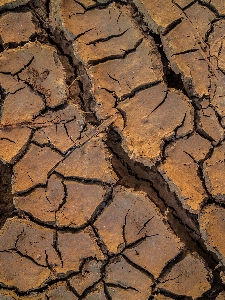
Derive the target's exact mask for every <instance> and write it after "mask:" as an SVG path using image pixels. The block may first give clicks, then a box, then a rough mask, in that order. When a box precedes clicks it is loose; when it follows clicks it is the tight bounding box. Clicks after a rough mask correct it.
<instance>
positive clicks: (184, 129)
mask: <svg viewBox="0 0 225 300" xmlns="http://www.w3.org/2000/svg"><path fill="white" fill-rule="evenodd" d="M177 107H179V109H177V110H176V108H177ZM118 108H119V109H120V110H121V111H122V112H123V114H124V115H125V116H126V123H125V127H124V129H122V130H120V129H119V128H118V132H119V133H120V135H121V136H122V146H123V148H124V150H125V151H126V152H127V153H128V155H129V157H130V158H131V159H134V160H135V161H139V162H141V163H142V164H144V165H146V166H150V167H152V166H153V165H155V163H156V162H157V161H158V160H160V158H161V153H162V146H163V144H164V143H165V141H166V140H168V139H170V138H171V137H172V136H174V135H176V136H177V137H181V136H184V135H187V134H188V133H190V132H191V131H192V129H193V109H192V107H191V105H190V103H189V100H188V99H187V98H186V97H184V95H182V94H179V93H178V92H177V91H175V90H167V88H166V86H165V85H164V84H162V83H160V84H158V85H156V86H153V87H151V88H149V89H146V90H144V91H141V92H139V93H137V94H136V95H135V96H134V97H133V98H132V99H127V100H126V101H124V102H122V103H120V104H119V106H118ZM137 111H138V114H137Z"/></svg>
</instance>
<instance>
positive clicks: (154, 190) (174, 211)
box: [107, 129, 217, 268]
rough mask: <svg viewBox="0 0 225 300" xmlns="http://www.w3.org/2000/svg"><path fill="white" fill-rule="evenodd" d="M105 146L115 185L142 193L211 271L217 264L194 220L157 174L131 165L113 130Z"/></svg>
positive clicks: (140, 165)
mask: <svg viewBox="0 0 225 300" xmlns="http://www.w3.org/2000/svg"><path fill="white" fill-rule="evenodd" d="M107 145H108V147H109V149H110V150H111V152H112V153H113V158H112V164H113V167H114V171H115V172H116V173H117V176H118V177H119V182H118V184H121V185H123V186H125V187H127V188H132V189H134V190H137V191H144V192H145V193H146V194H147V195H148V197H149V198H150V199H151V200H152V201H153V202H154V203H155V204H156V206H157V207H158V208H159V209H160V211H161V213H162V214H163V215H164V216H166V218H167V220H168V222H169V225H170V226H171V228H172V230H173V231H174V232H175V234H176V235H177V236H178V237H179V238H180V240H181V241H182V242H184V244H185V245H186V247H187V249H189V250H191V251H195V252H197V253H198V254H199V255H200V256H201V257H203V258H204V260H205V261H206V263H207V265H209V266H210V267H211V268H214V267H215V265H216V264H217V262H216V261H215V259H214V257H213V256H212V255H211V254H210V253H209V252H208V251H207V249H206V247H205V245H204V241H203V240H201V239H200V233H199V229H198V225H197V219H196V216H195V215H193V214H191V213H190V212H188V211H186V210H185V209H184V208H183V207H182V206H181V203H180V201H179V200H178V199H177V197H176V195H175V194H174V193H172V192H171V191H170V190H169V188H168V186H167V183H166V182H165V180H164V179H163V178H162V176H161V174H159V172H158V171H157V170H156V169H155V168H152V169H149V167H145V166H143V165H142V164H140V163H137V162H135V161H132V159H130V158H129V157H128V155H127V154H126V153H125V151H124V150H123V149H122V147H121V137H120V136H119V135H118V134H117V133H116V132H115V131H114V130H113V129H111V130H110V132H109V133H108V140H107ZM207 157H208V156H207Z"/></svg>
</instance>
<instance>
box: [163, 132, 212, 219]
mask: <svg viewBox="0 0 225 300" xmlns="http://www.w3.org/2000/svg"><path fill="white" fill-rule="evenodd" d="M210 149H211V144H210V142H209V141H207V140H206V139H204V138H202V137H201V136H199V135H198V134H194V135H192V136H190V137H188V138H186V137H185V138H183V139H180V140H178V141H177V142H175V143H171V144H170V146H169V147H167V149H166V160H165V161H164V162H163V163H162V164H161V165H160V167H159V170H160V172H161V173H162V175H163V177H164V178H165V180H166V181H167V182H168V184H169V186H170V189H171V190H172V191H174V192H175V193H176V194H177V196H178V198H179V199H180V201H181V203H182V204H183V206H184V207H185V208H186V209H188V210H189V211H191V212H193V213H199V211H200V208H201V205H202V204H203V203H204V200H205V199H206V198H207V193H206V191H205V189H204V186H203V183H202V181H201V179H200V177H199V163H200V162H201V160H204V158H205V156H206V154H207V153H208V152H209V150H210ZM183 174H185V177H183Z"/></svg>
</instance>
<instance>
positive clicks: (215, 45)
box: [208, 19, 225, 126]
mask: <svg viewBox="0 0 225 300" xmlns="http://www.w3.org/2000/svg"><path fill="white" fill-rule="evenodd" d="M224 30H225V20H223V19H222V20H218V21H217V22H215V23H214V24H213V32H212V33H211V34H210V36H209V38H208V44H209V45H210V55H211V62H212V64H213V65H215V66H216V67H217V68H218V70H221V71H222V72H223V76H222V75H221V76H222V81H221V80H218V78H216V77H215V76H213V77H212V78H211V103H212V105H213V106H214V107H215V108H216V111H217V112H218V113H219V115H220V116H221V118H222V120H223V121H222V125H223V126H224V125H225V124H224V116H225V105H224V101H223V99H224V97H225V91H224V83H225V76H224V70H225V59H224V57H225V55H224V51H225V50H224V49H225V46H224V45H225V43H224V41H225V37H224ZM221 74H222V73H221Z"/></svg>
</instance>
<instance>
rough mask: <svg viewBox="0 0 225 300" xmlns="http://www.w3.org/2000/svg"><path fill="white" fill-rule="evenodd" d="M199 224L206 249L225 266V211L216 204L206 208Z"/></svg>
mask: <svg viewBox="0 0 225 300" xmlns="http://www.w3.org/2000/svg"><path fill="white" fill-rule="evenodd" d="M199 223H200V229H201V233H202V237H203V238H204V240H205V244H206V247H207V248H208V250H209V251H211V252H212V253H215V254H216V256H217V257H218V258H219V260H220V263H222V264H223V265H225V245H224V241H225V238H224V236H225V233H224V226H225V209H224V208H223V207H221V206H218V205H216V204H210V205H208V206H206V207H204V209H203V210H202V213H201V215H200V219H199Z"/></svg>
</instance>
